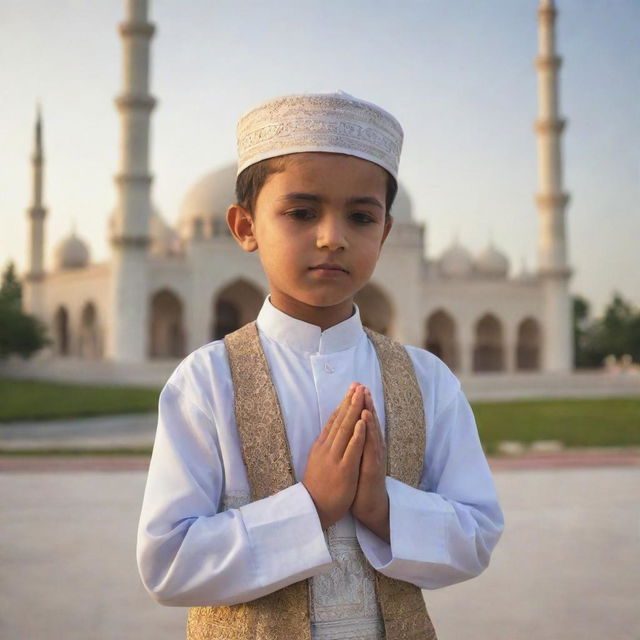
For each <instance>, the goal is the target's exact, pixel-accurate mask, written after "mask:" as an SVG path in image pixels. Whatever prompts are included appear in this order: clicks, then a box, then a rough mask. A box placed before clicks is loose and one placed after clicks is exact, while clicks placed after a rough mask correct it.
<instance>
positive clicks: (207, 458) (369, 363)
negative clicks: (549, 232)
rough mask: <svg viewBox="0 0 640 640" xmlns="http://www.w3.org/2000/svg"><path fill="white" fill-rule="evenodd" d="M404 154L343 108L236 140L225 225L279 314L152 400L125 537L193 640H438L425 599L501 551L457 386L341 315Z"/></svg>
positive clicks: (482, 463) (365, 264)
mask: <svg viewBox="0 0 640 640" xmlns="http://www.w3.org/2000/svg"><path fill="white" fill-rule="evenodd" d="M401 145H402V129H401V127H400V125H399V123H398V122H397V121H396V120H395V118H393V116H391V115H390V114H388V113H387V112H385V111H383V110H382V109H380V108H379V107H377V106H375V105H372V104H370V103H367V102H364V101H361V100H358V99H356V98H353V97H351V96H348V95H346V94H342V93H340V94H319V95H299V96H285V97H283V98H276V99H275V100H271V101H269V102H267V103H264V104H262V105H259V106H258V107H256V108H255V109H254V110H252V111H250V112H249V113H247V114H245V115H244V116H243V117H242V118H241V120H240V122H239V125H238V151H239V167H238V181H237V185H236V191H237V200H238V202H237V203H236V204H234V205H232V206H231V207H230V208H229V210H228V213H227V222H228V224H229V227H230V229H231V231H232V233H233V235H234V237H235V239H236V240H237V242H238V244H239V245H240V247H241V248H242V249H243V250H245V251H258V252H259V256H260V260H261V262H262V266H263V268H264V271H265V274H266V276H267V279H268V281H269V287H270V296H269V297H267V299H266V300H265V302H264V305H263V307H262V310H261V311H260V314H259V316H258V318H257V321H256V323H255V324H254V323H252V324H250V325H247V326H246V327H244V328H242V329H240V330H239V331H237V332H235V333H233V334H231V335H230V336H227V338H225V340H224V341H222V340H220V341H215V342H212V343H210V344H208V345H205V346H204V347H201V348H200V349H198V350H196V351H195V352H193V353H192V354H191V355H190V356H188V357H187V358H186V359H185V360H184V361H183V362H182V363H181V364H180V365H179V366H178V368H177V369H176V370H175V371H174V373H173V374H172V376H171V377H170V379H169V381H168V382H167V384H166V385H165V387H164V389H163V391H162V394H161V396H160V406H159V421H158V431H157V435H156V442H155V445H154V451H153V456H152V460H151V465H150V469H149V477H148V481H147V487H146V491H145V497H144V504H143V508H142V515H141V519H140V527H139V533H138V565H139V569H140V574H141V576H142V579H143V582H144V584H145V586H146V588H147V589H148V590H149V592H150V593H151V594H152V595H153V597H154V598H156V599H157V600H158V601H160V602H162V603H164V604H168V605H182V606H190V607H192V609H191V610H190V613H189V622H188V637H189V638H191V639H193V640H195V639H199V638H208V639H214V638H215V639H222V638H224V639H231V638H243V639H244V638H246V639H249V638H260V639H264V640H272V639H274V640H275V639H280V638H282V639H283V640H289V639H297V638H302V639H306V638H309V639H310V638H313V639H314V640H317V639H322V640H339V639H341V638H351V639H356V638H357V639H358V640H381V639H382V638H385V639H386V640H401V639H405V638H416V639H417V638H435V632H434V630H433V627H432V625H431V622H430V620H429V617H428V615H427V613H426V609H425V608H424V602H423V600H422V597H421V594H420V590H419V589H420V588H426V589H434V588H438V587H442V586H446V585H449V584H452V583H455V582H459V581H461V580H465V579H468V578H471V577H474V576H476V575H477V574H479V573H480V572H481V571H482V570H483V569H484V568H485V567H486V566H487V564H488V562H489V556H490V554H491V551H492V549H493V547H494V546H495V544H496V542H497V541H498V538H499V536H500V534H501V531H502V526H503V521H502V513H501V511H500V507H499V505H498V502H497V499H496V494H495V488H494V485H493V482H492V479H491V475H490V472H489V470H488V466H487V464H486V460H485V458H484V455H483V452H482V448H481V446H480V442H479V439H478V434H477V430H476V427H475V422H474V419H473V414H472V413H471V409H470V407H469V405H468V403H467V401H466V399H465V397H464V395H463V394H462V392H461V390H460V385H459V383H458V381H457V380H456V378H455V377H454V376H453V375H452V374H451V372H450V371H449V370H448V369H447V367H446V366H445V365H444V364H443V363H442V362H441V361H439V360H438V359H437V358H436V357H435V356H433V355H431V354H429V353H428V352H426V351H424V350H422V349H418V348H416V347H410V346H407V347H404V348H403V347H402V346H400V345H398V344H397V343H394V342H393V341H391V340H389V339H388V338H385V337H383V336H379V335H378V334H374V333H373V332H370V331H368V330H365V329H364V328H363V327H362V324H361V321H360V316H359V311H358V308H357V307H356V306H355V305H354V304H353V298H354V295H355V294H356V292H357V291H358V290H360V289H361V288H362V287H363V286H364V285H365V284H366V283H367V282H368V280H369V278H370V277H371V274H372V272H373V270H374V267H375V265H376V262H377V259H378V256H379V254H380V251H381V249H382V246H383V244H384V241H385V239H386V238H387V235H388V234H389V231H390V230H391V227H392V224H393V219H392V217H391V215H390V208H391V204H392V202H393V197H394V195H395V191H396V188H397V183H396V177H397V167H398V161H399V156H400V148H401ZM427 430H428V444H427Z"/></svg>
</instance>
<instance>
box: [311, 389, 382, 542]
mask: <svg viewBox="0 0 640 640" xmlns="http://www.w3.org/2000/svg"><path fill="white" fill-rule="evenodd" d="M386 468H387V460H386V447H385V442H384V438H383V437H382V433H381V430H380V424H379V422H378V416H377V414H376V411H375V408H374V406H373V399H372V397H371V390H370V389H368V388H367V387H365V386H364V385H361V384H359V383H357V382H354V383H353V384H352V385H351V386H350V387H349V390H348V391H347V394H346V395H345V397H344V399H343V401H342V403H341V404H340V406H338V408H337V409H336V410H335V411H334V412H333V414H332V415H331V417H330V418H329V420H328V421H327V423H326V425H325V426H324V429H323V430H322V433H321V434H320V435H319V436H318V439H317V440H316V441H315V442H314V444H313V446H312V447H311V451H310V452H309V458H308V460H307V469H306V471H305V474H304V479H303V481H302V482H303V484H304V486H305V487H306V489H307V491H308V492H309V494H310V495H311V498H312V499H313V502H314V504H315V506H316V509H317V511H318V515H319V517H320V523H321V525H322V528H323V529H326V528H327V527H328V526H330V525H332V524H333V523H334V522H337V521H338V520H340V518H342V517H343V516H344V515H345V514H346V513H347V511H349V510H351V513H352V514H353V515H354V517H356V518H358V520H360V522H362V523H363V524H364V525H365V526H366V527H367V528H368V529H370V530H371V531H373V532H374V533H375V534H376V535H377V536H379V537H380V538H382V539H383V540H386V541H387V542H389V499H388V496H387V489H386V486H385V476H386Z"/></svg>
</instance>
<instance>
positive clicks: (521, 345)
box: [516, 318, 542, 371]
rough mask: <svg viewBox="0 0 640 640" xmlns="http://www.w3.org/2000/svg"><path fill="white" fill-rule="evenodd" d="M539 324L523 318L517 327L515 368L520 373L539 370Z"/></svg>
mask: <svg viewBox="0 0 640 640" xmlns="http://www.w3.org/2000/svg"><path fill="white" fill-rule="evenodd" d="M541 333H542V332H541V330H540V324H539V323H538V321H537V320H535V319H534V318H525V319H524V320H523V321H522V322H521V323H520V324H519V325H518V342H517V344H516V368H517V369H518V370H520V371H539V370H540V348H541V344H540V343H541Z"/></svg>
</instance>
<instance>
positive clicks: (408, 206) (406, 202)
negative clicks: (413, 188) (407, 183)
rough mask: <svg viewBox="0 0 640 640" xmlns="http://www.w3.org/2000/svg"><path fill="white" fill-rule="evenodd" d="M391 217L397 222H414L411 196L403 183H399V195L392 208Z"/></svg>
mask: <svg viewBox="0 0 640 640" xmlns="http://www.w3.org/2000/svg"><path fill="white" fill-rule="evenodd" d="M391 215H392V216H393V218H394V221H395V222H412V220H413V203H412V202H411V196H410V195H409V192H408V191H407V190H406V188H405V187H404V185H403V184H402V183H401V182H400V183H398V193H397V194H396V199H395V200H394V202H393V206H392V207H391Z"/></svg>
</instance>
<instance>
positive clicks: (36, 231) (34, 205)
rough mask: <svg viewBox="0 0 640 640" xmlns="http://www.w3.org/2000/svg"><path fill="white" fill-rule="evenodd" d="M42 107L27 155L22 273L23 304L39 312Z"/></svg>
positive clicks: (42, 214) (42, 223)
mask: <svg viewBox="0 0 640 640" xmlns="http://www.w3.org/2000/svg"><path fill="white" fill-rule="evenodd" d="M42 129H43V126H42V110H41V108H40V104H38V105H37V107H36V122H35V127H34V143H33V153H32V154H31V167H32V181H33V182H32V191H31V206H30V207H29V208H28V209H27V226H28V240H27V243H28V244H27V269H26V273H25V282H24V292H23V296H22V300H23V307H24V310H25V311H26V312H27V313H30V314H32V315H36V316H42V315H43V306H42V305H43V292H42V284H41V283H42V280H43V278H44V236H45V218H46V216H47V210H46V208H45V206H44V145H43V141H42Z"/></svg>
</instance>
